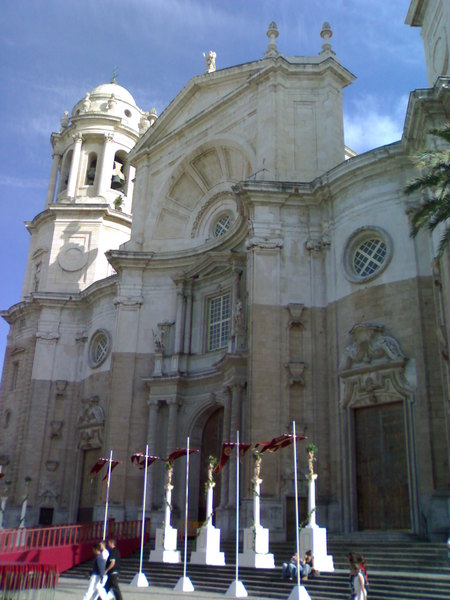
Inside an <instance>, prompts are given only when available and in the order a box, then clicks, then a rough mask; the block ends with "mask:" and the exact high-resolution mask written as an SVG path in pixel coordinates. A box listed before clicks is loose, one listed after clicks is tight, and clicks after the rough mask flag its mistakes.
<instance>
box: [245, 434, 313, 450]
mask: <svg viewBox="0 0 450 600" xmlns="http://www.w3.org/2000/svg"><path fill="white" fill-rule="evenodd" d="M295 439H296V440H304V439H305V436H304V435H296V436H295ZM293 441H294V436H293V435H292V434H291V433H283V435H280V436H278V437H276V438H273V439H271V440H270V442H258V443H257V444H255V449H256V450H259V452H260V453H261V454H262V453H263V452H266V451H268V452H276V451H277V450H280V448H285V447H286V446H290V445H291V444H292V442H293Z"/></svg>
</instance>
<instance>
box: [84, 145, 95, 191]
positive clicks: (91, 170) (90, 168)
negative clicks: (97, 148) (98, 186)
mask: <svg viewBox="0 0 450 600" xmlns="http://www.w3.org/2000/svg"><path fill="white" fill-rule="evenodd" d="M96 170H97V154H96V153H95V152H90V153H89V156H88V161H87V168H86V178H85V181H84V185H94V181H95V172H96Z"/></svg>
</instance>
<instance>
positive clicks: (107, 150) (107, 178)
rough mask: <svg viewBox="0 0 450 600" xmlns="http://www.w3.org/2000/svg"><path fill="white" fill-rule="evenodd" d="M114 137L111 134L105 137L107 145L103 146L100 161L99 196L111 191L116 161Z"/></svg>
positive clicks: (97, 178) (97, 191) (97, 192)
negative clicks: (114, 161)
mask: <svg viewBox="0 0 450 600" xmlns="http://www.w3.org/2000/svg"><path fill="white" fill-rule="evenodd" d="M113 139H114V136H113V135H112V134H111V133H108V134H106V135H105V143H104V144H103V155H102V159H101V161H100V169H99V173H98V177H96V181H97V190H96V195H97V196H104V195H105V193H106V192H107V191H109V190H110V189H111V173H112V169H113V160H114V145H113V144H112V141H113Z"/></svg>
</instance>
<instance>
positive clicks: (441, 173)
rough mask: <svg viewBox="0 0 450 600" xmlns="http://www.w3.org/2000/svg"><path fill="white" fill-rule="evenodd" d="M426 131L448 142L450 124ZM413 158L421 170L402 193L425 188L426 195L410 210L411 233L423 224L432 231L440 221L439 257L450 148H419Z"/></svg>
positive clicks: (449, 230)
mask: <svg viewBox="0 0 450 600" xmlns="http://www.w3.org/2000/svg"><path fill="white" fill-rule="evenodd" d="M430 133H431V134H432V135H435V136H436V137H439V138H440V139H441V140H444V141H445V142H447V143H448V144H450V124H446V125H445V126H444V127H443V128H442V129H432V130H431V131H430ZM416 162H417V166H418V167H419V168H420V169H421V170H422V171H423V174H422V175H421V176H420V177H417V178H416V179H413V180H412V181H410V182H409V183H408V185H407V186H406V187H405V193H406V194H412V193H413V192H415V191H417V190H421V191H426V192H427V199H426V200H424V201H423V202H421V204H420V205H418V206H417V207H416V208H414V209H413V211H412V215H411V236H412V237H416V235H417V234H418V233H419V231H420V230H421V229H423V228H427V229H429V230H430V231H433V230H434V229H435V228H436V227H437V226H438V225H439V224H443V225H444V233H443V235H442V238H441V241H440V243H439V248H438V258H441V256H442V255H443V254H444V251H445V249H446V248H447V246H448V245H449V243H450V225H449V221H448V220H449V219H450V148H448V147H447V148H439V149H437V150H426V151H425V152H421V153H420V154H419V155H418V156H417V160H416Z"/></svg>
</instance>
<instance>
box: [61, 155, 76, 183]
mask: <svg viewBox="0 0 450 600" xmlns="http://www.w3.org/2000/svg"><path fill="white" fill-rule="evenodd" d="M72 154H73V151H72V150H69V151H68V152H67V154H66V155H65V157H64V160H63V166H62V169H61V179H60V188H59V191H60V192H62V191H64V190H65V189H67V183H68V181H69V173H70V165H71V164H72Z"/></svg>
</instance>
